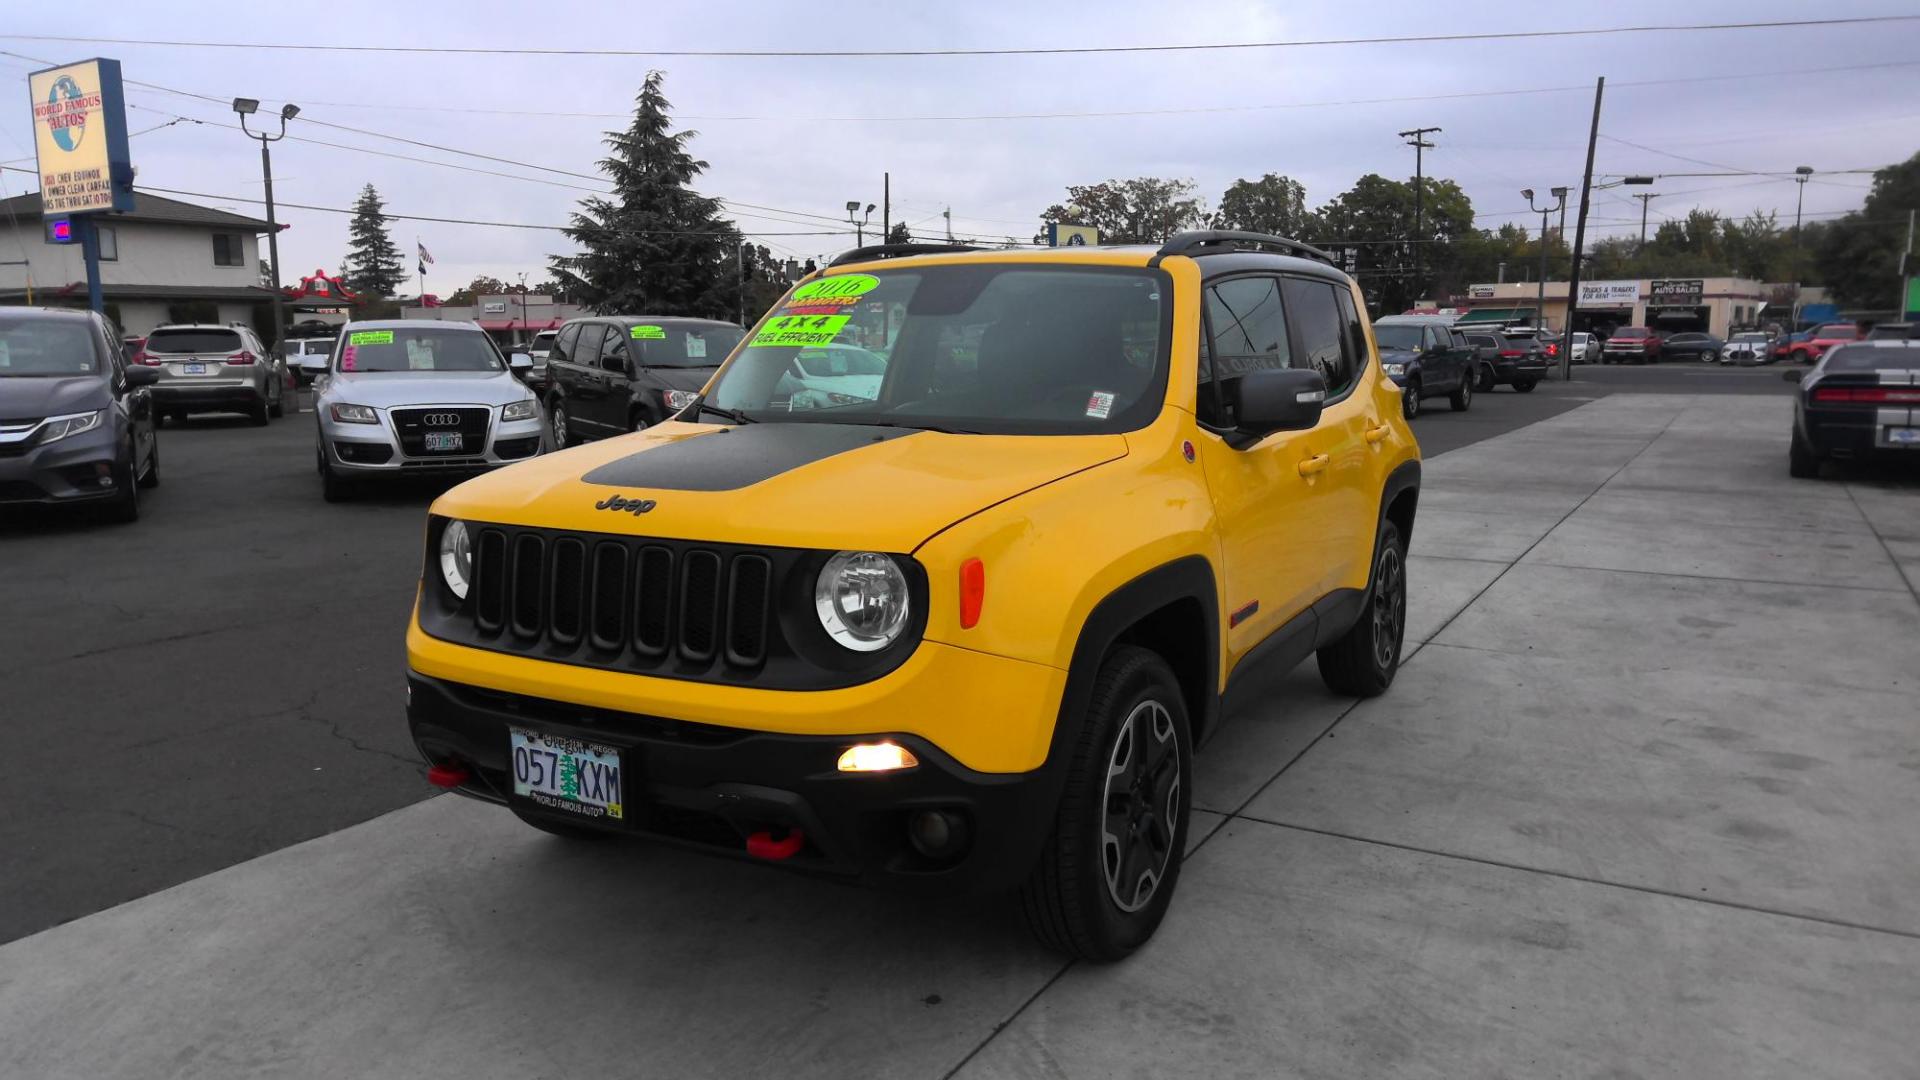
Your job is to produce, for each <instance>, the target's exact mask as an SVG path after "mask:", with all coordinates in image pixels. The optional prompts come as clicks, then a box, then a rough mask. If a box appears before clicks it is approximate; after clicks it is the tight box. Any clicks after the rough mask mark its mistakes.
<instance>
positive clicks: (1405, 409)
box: [1400, 382, 1420, 420]
mask: <svg viewBox="0 0 1920 1080" xmlns="http://www.w3.org/2000/svg"><path fill="white" fill-rule="evenodd" d="M1400 415H1401V416H1403V417H1405V418H1406V419H1408V420H1411V419H1413V418H1414V417H1416V416H1419V415H1420V384H1419V383H1418V382H1409V383H1408V384H1407V385H1405V386H1403V387H1401V388H1400Z"/></svg>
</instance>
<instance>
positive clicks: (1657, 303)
mask: <svg viewBox="0 0 1920 1080" xmlns="http://www.w3.org/2000/svg"><path fill="white" fill-rule="evenodd" d="M1705 286H1706V282H1704V281H1702V280H1701V279H1699V278H1675V279H1672V280H1668V281H1656V282H1654V283H1653V289H1652V294H1651V296H1649V298H1648V300H1647V306H1648V307H1656V308H1676V307H1699V306H1700V296H1701V294H1702V293H1703V292H1705V291H1706V289H1705Z"/></svg>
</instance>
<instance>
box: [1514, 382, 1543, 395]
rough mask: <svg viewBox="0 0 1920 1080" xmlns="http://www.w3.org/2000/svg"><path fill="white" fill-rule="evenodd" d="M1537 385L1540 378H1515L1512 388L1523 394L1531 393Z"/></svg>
mask: <svg viewBox="0 0 1920 1080" xmlns="http://www.w3.org/2000/svg"><path fill="white" fill-rule="evenodd" d="M1538 385H1540V380H1538V379H1516V380H1515V381H1514V384H1513V388H1514V389H1515V390H1518V391H1519V392H1521V393H1523V394H1531V393H1533V388H1534V387H1536V386H1538Z"/></svg>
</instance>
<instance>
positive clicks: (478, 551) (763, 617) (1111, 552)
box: [407, 232, 1420, 959]
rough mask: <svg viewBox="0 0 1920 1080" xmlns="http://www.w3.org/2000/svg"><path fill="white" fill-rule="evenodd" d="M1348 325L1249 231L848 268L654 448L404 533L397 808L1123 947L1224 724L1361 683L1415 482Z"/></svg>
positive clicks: (756, 341)
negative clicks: (1001, 919) (499, 816)
mask: <svg viewBox="0 0 1920 1080" xmlns="http://www.w3.org/2000/svg"><path fill="white" fill-rule="evenodd" d="M1363 311H1364V308H1363V307H1362V304H1361V299H1360V296H1359V293H1358V292H1357V291H1356V290H1355V288H1354V285H1353V282H1352V281H1351V280H1350V279H1349V278H1347V277H1346V276H1345V275H1344V274H1342V273H1340V272H1339V271H1338V270H1336V269H1334V268H1333V267H1332V265H1331V264H1330V262H1329V261H1328V260H1327V259H1326V257H1325V255H1324V254H1323V253H1321V252H1318V251H1316V250H1315V249H1313V248H1310V247H1307V246H1306V245H1303V244H1299V243H1295V242H1293V241H1289V240H1282V239H1279V238H1276V237H1267V236H1259V235H1254V234H1243V233H1221V232H1201V233H1186V234H1182V235H1180V236H1178V237H1175V238H1174V239H1173V240H1172V241H1170V242H1169V243H1167V244H1166V245H1165V246H1164V247H1161V248H1159V249H1157V250H1156V249H1154V248H1151V247H1142V248H1062V249H1058V250H1051V251H1039V252H1012V251H969V250H967V249H963V248H953V247H926V246H916V245H900V246H889V247H880V248H866V249H861V250H858V251H854V252H850V253H848V254H847V255H843V256H841V257H840V258H839V259H836V260H835V261H834V263H833V264H832V265H831V266H829V267H828V268H827V269H826V270H825V271H823V272H822V273H821V274H819V275H816V276H814V277H812V278H809V279H808V280H807V281H805V282H802V283H801V284H800V285H799V286H798V287H796V288H795V289H794V290H793V292H791V293H790V294H789V295H788V296H787V297H786V298H785V299H784V300H783V301H782V302H781V303H780V304H779V305H778V306H776V307H775V308H774V309H773V310H772V311H771V312H769V314H768V315H767V317H766V318H764V319H763V320H761V322H760V323H759V325H758V326H757V327H755V329H754V331H753V332H752V333H751V334H749V335H748V337H747V338H746V339H744V340H743V341H742V343H741V345H740V347H739V348H738V349H736V350H735V352H734V353H733V355H732V356H731V357H729V358H728V360H727V362H726V364H725V365H724V366H723V367H721V368H720V370H719V371H718V372H717V373H716V374H715V375H714V377H713V379H712V381H711V382H710V383H709V384H708V385H707V387H706V388H705V390H704V391H702V393H701V394H700V396H699V397H698V398H696V399H695V400H694V401H693V402H692V403H691V404H689V405H688V406H687V407H686V408H685V409H684V410H683V411H682V412H681V413H680V414H679V416H678V417H677V418H676V419H674V420H672V421H669V422H667V423H664V424H660V425H657V426H655V427H652V428H649V429H648V430H646V431H644V432H639V433H636V434H633V435H629V436H625V437H622V438H617V439H612V440H608V441H605V442H600V443H595V444H593V445H591V446H585V447H581V448H578V449H575V450H570V451H567V452H564V453H559V454H553V455H549V456H546V457H541V458H535V459H533V460H531V461H528V462H526V463H524V464H520V465H516V466H514V467H513V468H510V469H506V470H503V471H501V472H498V473H495V474H493V475H490V476H486V477H483V478H480V479H477V480H473V481H470V482H468V483H465V484H462V485H461V486H459V487H457V488H455V489H453V490H452V491H450V492H448V493H447V494H446V495H444V496H442V497H441V498H440V499H439V500H438V501H437V502H435V503H434V505H433V508H432V514H431V517H430V519H429V525H428V532H427V548H426V565H425V568H424V574H423V580H422V582H421V588H420V594H419V601H418V604H417V607H416V609H415V615H414V620H413V623H412V625H411V627H410V629H409V632H408V635H407V653H408V660H409V664H410V667H411V674H410V684H409V693H408V720H409V723H410V725H411V728H412V732H413V737H414V740H415V742H416V744H417V745H418V747H419V750H420V753H421V754H422V755H423V756H424V757H425V758H426V760H427V762H428V763H429V765H430V766H431V768H430V770H429V778H430V779H431V780H432V781H433V782H434V783H437V784H439V785H441V786H443V787H449V788H455V789H457V790H459V791H460V792H461V793H463V794H466V795H470V796H473V797H475V798H478V799H483V800H486V801H489V802H495V803H501V804H504V805H506V806H507V807H509V808H510V809H512V810H513V812H514V813H515V814H518V815H519V816H520V817H521V818H523V819H524V820H526V821H527V823H529V824H531V825H535V826H538V827H540V828H543V829H547V830H549V831H553V832H559V833H562V834H571V835H600V834H606V833H616V834H632V835H644V836H648V837H655V838H661V839H667V840H672V841H676V842H680V843H685V844H690V845H695V846H698V847H702V848H705V849H708V850H713V851H719V852H726V853H733V854H737V855H741V856H744V857H748V858H758V859H762V860H767V861H773V862H779V863H783V864H785V865H786V866H789V867H793V868H804V869H806V870H810V871H814V872H817V873H820V874H823V875H828V876H833V877H838V878H842V879H847V880H858V881H863V882H867V883H876V884H878V883H887V884H894V885H905V886H909V887H919V888H924V889H931V890H938V891H955V890H961V889H968V890H986V891H992V890H1014V889H1017V890H1019V891H1020V893H1021V895H1022V897H1023V901H1024V903H1023V906H1024V907H1025V909H1026V911H1027V913H1028V916H1029V919H1030V921H1031V923H1032V924H1033V927H1034V929H1035V931H1036V932H1037V933H1038V934H1039V935H1040V936H1041V938H1042V939H1043V940H1045V941H1047V942H1048V943H1050V944H1052V945H1054V946H1056V947H1058V948H1061V949H1064V950H1067V951H1069V952H1072V953H1074V954H1076V955H1079V956H1083V957H1088V958H1092V959H1114V958H1118V957H1121V956H1124V955H1126V954H1127V953H1128V952H1130V951H1131V950H1132V949H1133V948H1135V947H1136V946H1138V945H1139V944H1140V943H1141V942H1143V941H1145V940H1146V939H1147V938H1148V937H1149V936H1150V935H1151V934H1152V933H1153V931H1154V928H1155V927H1156V926H1157V925H1158V924H1159V921H1160V919H1161V917H1162V915H1163V914H1164V913H1165V911H1166V909H1167V905H1168V902H1169V900H1170V898H1171V896H1172V894H1173V891H1174V885H1175V882H1176V881H1177V880H1178V878H1179V873H1180V854H1181V851H1182V849H1183V843H1184V839H1185V836H1186V831H1187V826H1188V819H1189V806H1190V802H1191V799H1192V794H1193V771H1192V769H1193V764H1192V756H1193V747H1194V746H1195V745H1198V744H1199V743H1201V742H1202V741H1204V740H1205V739H1206V738H1207V737H1208V736H1210V735H1212V734H1213V733H1214V730H1215V728H1216V727H1217V726H1218V725H1219V723H1220V721H1221V718H1222V717H1223V716H1224V715H1226V714H1227V713H1228V712H1229V711H1230V709H1229V708H1228V705H1229V703H1230V701H1232V700H1233V699H1237V698H1240V697H1242V696H1243V695H1254V696H1258V695H1259V694H1261V693H1268V692H1271V690H1270V689H1269V688H1270V686H1271V683H1270V682H1269V681H1267V679H1264V678H1263V677H1271V676H1276V675H1280V674H1283V673H1285V672H1286V671H1287V669H1289V668H1291V667H1293V666H1294V665H1295V664H1296V663H1298V662H1299V661H1300V660H1302V659H1304V658H1305V657H1306V656H1307V654H1309V653H1314V652H1317V653H1318V656H1319V665H1320V671H1321V674H1322V675H1323V676H1324V677H1325V679H1326V682H1327V683H1328V685H1330V686H1331V687H1333V688H1334V689H1335V690H1337V691H1340V692H1343V693H1348V694H1357V695H1372V694H1378V693H1381V692H1382V691H1384V690H1385V689H1386V688H1387V686H1388V685H1389V684H1390V683H1391V682H1392V681H1393V677H1394V672H1395V670H1396V669H1397V667H1398V664H1399V659H1400V648H1401V634H1402V628H1403V624H1404V612H1405V606H1406V574H1405V566H1406V561H1405V552H1406V543H1407V539H1408V536H1409V534H1410V532H1411V529H1412V527H1413V516H1414V506H1415V499H1416V497H1417V493H1418V487H1419V477H1420V465H1419V449H1418V447H1417V446H1416V445H1415V442H1414V439H1413V435H1412V432H1411V431H1410V429H1409V428H1408V427H1407V426H1406V424H1405V422H1404V421H1403V420H1402V419H1401V410H1400V391H1399V389H1398V388H1396V387H1395V386H1394V385H1393V383H1392V382H1391V381H1390V380H1389V379H1388V378H1387V377H1386V376H1385V374H1384V373H1383V372H1382V371H1381V368H1380V364H1379V361H1378V359H1377V356H1376V354H1375V348H1374V344H1373V340H1372V336H1371V333H1370V331H1369V328H1368V325H1367V322H1366V319H1365V316H1364V314H1363Z"/></svg>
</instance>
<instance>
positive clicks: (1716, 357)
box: [1700, 349, 1720, 364]
mask: <svg viewBox="0 0 1920 1080" xmlns="http://www.w3.org/2000/svg"><path fill="white" fill-rule="evenodd" d="M1700 361H1701V362H1702V363H1706V364H1717V363H1719V362H1720V354H1719V353H1717V352H1714V351H1713V350H1712V349H1708V350H1707V351H1706V352H1703V353H1701V354H1700Z"/></svg>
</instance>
